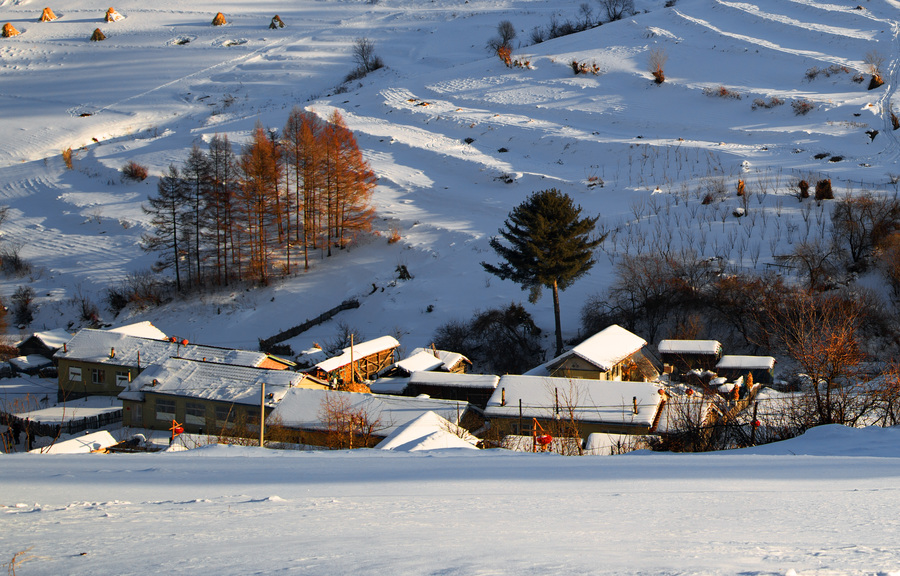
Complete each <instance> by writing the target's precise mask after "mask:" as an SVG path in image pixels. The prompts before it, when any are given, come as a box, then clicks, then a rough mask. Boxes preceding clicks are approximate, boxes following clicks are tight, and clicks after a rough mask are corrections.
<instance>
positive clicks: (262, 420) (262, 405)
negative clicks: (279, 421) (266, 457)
mask: <svg viewBox="0 0 900 576" xmlns="http://www.w3.org/2000/svg"><path fill="white" fill-rule="evenodd" d="M265 434H266V383H265V382H263V383H262V389H261V390H260V393H259V447H260V448H262V447H263V446H264V444H263V441H264V440H265Z"/></svg>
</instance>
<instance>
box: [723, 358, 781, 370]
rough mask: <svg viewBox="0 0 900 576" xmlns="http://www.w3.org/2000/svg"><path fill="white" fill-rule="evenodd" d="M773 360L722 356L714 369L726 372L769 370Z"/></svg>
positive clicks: (773, 364) (773, 365)
mask: <svg viewBox="0 0 900 576" xmlns="http://www.w3.org/2000/svg"><path fill="white" fill-rule="evenodd" d="M774 367H775V359H774V358H772V357H771V356H729V355H726V356H722V359H721V360H719V363H718V364H716V368H722V369H726V370H771V369H772V368H774Z"/></svg>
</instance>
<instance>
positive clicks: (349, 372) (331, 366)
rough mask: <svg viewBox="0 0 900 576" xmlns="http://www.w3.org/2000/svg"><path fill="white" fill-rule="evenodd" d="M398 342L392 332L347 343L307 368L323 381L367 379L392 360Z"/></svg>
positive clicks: (388, 364)
mask: <svg viewBox="0 0 900 576" xmlns="http://www.w3.org/2000/svg"><path fill="white" fill-rule="evenodd" d="M399 347H400V342H398V341H397V339H396V338H394V337H393V336H382V337H380V338H375V339H374V340H368V341H366V342H360V343H359V344H351V345H350V346H349V347H347V348H344V349H343V350H341V353H340V354H338V355H337V356H333V357H331V358H329V359H327V360H323V361H322V362H319V363H318V364H316V365H315V366H314V367H313V368H312V369H311V370H310V372H311V373H312V374H313V375H315V376H316V377H317V378H321V379H322V380H325V381H327V382H340V383H347V382H354V381H357V382H358V381H360V380H368V379H370V378H373V377H374V376H375V375H376V374H378V373H379V372H381V371H382V370H384V369H385V368H387V367H388V366H390V365H391V364H393V363H394V354H395V353H396V350H397V348H399Z"/></svg>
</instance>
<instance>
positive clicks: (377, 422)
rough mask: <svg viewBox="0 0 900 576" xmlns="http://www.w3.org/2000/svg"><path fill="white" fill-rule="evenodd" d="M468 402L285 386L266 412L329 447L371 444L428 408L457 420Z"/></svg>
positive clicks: (270, 421)
mask: <svg viewBox="0 0 900 576" xmlns="http://www.w3.org/2000/svg"><path fill="white" fill-rule="evenodd" d="M468 408H469V405H468V404H467V403H466V402H458V401H452V400H437V399H434V398H410V397H408V396H391V395H386V394H363V393H358V392H343V391H339V390H309V389H303V388H293V389H291V390H288V391H287V392H286V393H285V395H284V397H283V398H282V399H281V402H279V403H278V406H276V408H275V410H274V411H273V412H272V414H271V415H270V416H269V417H268V418H267V420H266V424H267V426H269V425H271V426H280V427H282V428H284V429H285V432H283V433H282V435H283V436H285V437H286V438H289V439H290V441H292V442H296V443H298V444H305V445H309V446H327V447H330V448H363V447H368V448H371V447H373V446H375V445H376V444H378V443H379V442H381V441H382V440H383V439H384V438H387V437H388V436H390V435H391V434H392V433H393V432H394V431H395V430H397V429H398V428H399V427H401V426H404V425H406V424H408V423H409V422H411V421H413V420H415V419H416V418H418V417H420V416H422V415H423V414H425V413H427V412H434V413H435V414H437V415H438V416H440V417H441V418H444V419H446V420H449V421H450V422H451V423H453V424H458V423H459V422H460V420H461V419H462V417H463V416H464V415H465V413H466V411H467V410H468Z"/></svg>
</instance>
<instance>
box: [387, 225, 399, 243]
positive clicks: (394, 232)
mask: <svg viewBox="0 0 900 576" xmlns="http://www.w3.org/2000/svg"><path fill="white" fill-rule="evenodd" d="M399 241H400V229H399V228H391V234H390V235H389V236H388V241H387V242H388V244H396V243H397V242H399Z"/></svg>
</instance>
